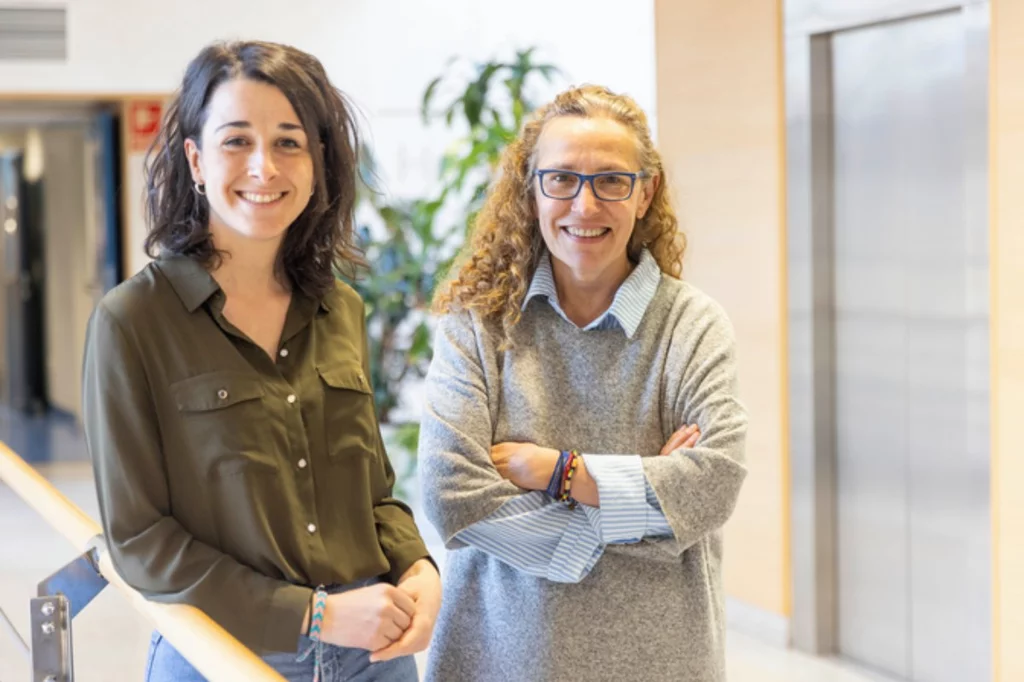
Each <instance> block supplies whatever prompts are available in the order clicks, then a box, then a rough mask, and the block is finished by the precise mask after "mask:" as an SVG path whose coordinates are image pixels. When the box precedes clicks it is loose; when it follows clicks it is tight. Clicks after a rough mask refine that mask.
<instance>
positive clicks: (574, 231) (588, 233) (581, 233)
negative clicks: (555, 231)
mask: <svg viewBox="0 0 1024 682" xmlns="http://www.w3.org/2000/svg"><path fill="white" fill-rule="evenodd" d="M565 230H566V232H568V233H569V234H571V235H572V236H573V237H600V236H601V235H602V234H604V232H605V231H604V229H603V228H602V229H600V230H581V229H580V228H578V227H567V228H565Z"/></svg>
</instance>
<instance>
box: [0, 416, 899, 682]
mask: <svg viewBox="0 0 1024 682" xmlns="http://www.w3.org/2000/svg"><path fill="white" fill-rule="evenodd" d="M11 423H12V422H11V420H10V417H9V416H8V415H3V414H0V440H4V441H5V442H7V443H9V444H10V445H11V446H15V447H17V448H18V449H19V450H20V451H21V452H26V451H27V449H28V447H29V446H32V447H34V448H35V449H36V452H37V453H40V452H41V453H42V454H45V450H48V449H49V448H50V447H55V448H56V449H64V448H68V449H72V448H76V447H77V448H80V447H81V444H80V441H78V439H77V437H76V436H75V434H74V426H73V425H70V424H62V423H60V422H59V421H58V423H57V424H56V426H54V424H53V423H52V422H51V423H49V424H46V423H45V422H42V421H41V422H39V423H36V424H33V425H30V426H29V427H25V425H23V424H22V425H17V424H16V430H17V432H16V433H12V431H13V430H15V429H12V426H11ZM65 431H66V432H65ZM12 435H13V436H14V437H13V438H12ZM19 439H20V440H19ZM79 453H80V451H78V452H77V453H76V452H75V451H74V450H71V452H70V454H69V452H68V450H64V454H65V456H64V457H56V458H55V459H57V460H61V461H60V463H58V464H48V465H45V466H43V467H41V470H42V471H43V472H44V473H45V475H47V476H48V477H49V478H50V479H51V481H53V483H54V484H55V485H56V486H57V487H58V488H59V489H60V490H61V491H62V492H63V493H64V494H65V495H67V497H68V498H70V499H71V500H72V501H73V502H74V503H76V504H78V505H79V506H80V507H82V509H84V510H85V511H86V512H87V513H88V514H90V515H92V516H93V517H94V518H96V517H97V510H96V499H95V493H94V490H93V484H92V477H91V472H90V469H89V466H88V464H87V463H85V462H83V461H81V456H80V454H79ZM36 458H37V459H38V458H39V455H37V457H36ZM67 460H72V461H67ZM74 460H77V461H74ZM428 542H429V543H430V544H432V545H435V547H436V545H437V543H438V538H437V536H436V535H431V536H428ZM74 557H75V552H74V550H73V549H72V548H71V547H70V545H68V543H67V542H66V541H65V540H64V539H63V538H62V537H60V536H59V535H57V533H56V532H55V531H53V530H52V529H51V528H50V527H49V526H48V525H47V524H46V523H45V522H44V521H43V520H42V519H41V518H40V517H39V516H37V515H36V514H35V512H33V511H32V510H30V509H29V508H28V507H26V506H25V505H24V504H23V503H22V502H21V500H20V499H19V498H17V496H16V495H15V494H14V493H13V491H11V490H10V489H9V488H7V487H6V486H4V485H3V484H0V609H2V610H3V611H4V612H6V613H7V615H8V616H9V617H10V618H11V620H12V621H13V622H14V624H15V626H16V628H17V629H18V630H19V631H20V632H21V633H23V636H24V634H25V633H27V631H28V599H29V598H30V597H31V596H32V595H33V594H34V593H35V585H36V584H37V583H38V582H39V581H40V580H41V579H42V578H44V577H46V576H48V575H50V574H51V573H52V572H54V571H55V570H56V569H58V568H60V567H61V566H63V565H64V564H65V563H66V562H68V561H70V560H71V559H73V558H74ZM74 628H75V629H74V643H75V679H76V681H77V682H101V681H102V682H122V681H125V682H127V681H130V680H141V679H142V667H143V664H144V661H145V653H146V646H147V643H148V638H149V632H150V628H149V626H148V624H147V622H146V621H145V620H144V619H143V618H142V617H141V616H138V615H136V613H135V612H134V611H133V610H132V609H131V608H129V607H128V605H127V604H126V602H125V601H124V600H123V598H122V597H121V596H120V595H119V594H117V593H116V592H115V591H114V590H112V589H108V590H104V591H103V592H102V593H101V594H100V595H99V596H98V597H97V598H96V600H95V601H93V602H92V603H91V604H90V605H89V606H88V608H86V609H85V610H84V611H83V612H82V613H81V614H80V615H79V616H78V617H77V618H76V619H75V621H74ZM727 652H728V666H729V680H730V682H874V681H875V680H878V679H881V678H875V677H872V676H869V675H867V674H865V673H862V672H855V671H853V670H852V669H850V668H848V667H846V666H844V665H842V664H840V663H838V662H835V661H828V660H822V659H816V658H812V657H808V656H803V655H801V654H798V653H795V652H792V651H787V650H783V649H779V648H776V647H773V646H768V645H765V644H762V643H761V642H759V641H757V640H756V639H753V638H751V637H748V636H745V635H742V634H739V633H735V632H730V633H729V638H728V644H727ZM420 662H421V663H422V661H420ZM29 679H31V676H30V672H29V665H28V661H27V660H26V659H25V658H24V657H23V656H22V655H21V653H20V652H19V649H18V647H17V646H16V645H15V644H14V641H13V639H12V638H11V637H10V636H9V635H8V633H7V631H6V629H5V628H4V627H3V625H2V623H0V682H22V681H23V680H29Z"/></svg>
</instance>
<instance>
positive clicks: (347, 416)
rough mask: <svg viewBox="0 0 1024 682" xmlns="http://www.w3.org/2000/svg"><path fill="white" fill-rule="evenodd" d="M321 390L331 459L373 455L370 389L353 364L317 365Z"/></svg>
mask: <svg viewBox="0 0 1024 682" xmlns="http://www.w3.org/2000/svg"><path fill="white" fill-rule="evenodd" d="M317 372H318V373H319V374H320V379H321V380H322V383H323V389H324V430H325V434H324V435H325V437H326V439H327V452H328V453H329V454H330V457H331V459H332V460H335V461H344V460H348V459H350V458H355V457H361V456H365V455H371V454H373V453H374V452H375V451H376V449H377V437H378V436H377V415H376V413H375V410H374V404H373V389H372V388H371V387H370V381H369V379H368V378H367V377H366V375H365V374H364V373H363V368H362V367H361V366H360V365H359V364H358V363H355V362H342V363H334V364H328V365H318V366H317Z"/></svg>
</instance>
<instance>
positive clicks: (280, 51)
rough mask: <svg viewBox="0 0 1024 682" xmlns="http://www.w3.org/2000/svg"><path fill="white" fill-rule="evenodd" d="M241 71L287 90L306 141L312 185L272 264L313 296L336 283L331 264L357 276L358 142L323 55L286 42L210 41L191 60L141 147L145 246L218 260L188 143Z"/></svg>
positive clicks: (360, 262)
mask: <svg viewBox="0 0 1024 682" xmlns="http://www.w3.org/2000/svg"><path fill="white" fill-rule="evenodd" d="M239 78H244V79H249V80H253V81H259V82H262V83H268V84H270V85H273V86H274V87H276V88H278V89H279V90H280V91H281V92H282V93H284V96H285V97H287V98H288V101H289V102H290V103H291V105H292V107H293V108H294V109H295V112H296V114H298V116H299V120H300V121H301V123H302V127H303V128H304V129H305V132H306V135H307V137H308V138H309V152H310V155H311V156H312V158H313V172H314V189H315V191H314V193H313V196H312V197H311V198H310V201H309V204H308V205H307V206H306V208H305V209H304V210H303V211H302V213H301V214H300V215H299V217H298V218H296V220H295V222H294V223H292V224H291V226H290V227H289V228H288V231H287V233H286V234H285V237H284V240H283V242H282V244H281V248H280V250H279V252H278V256H277V264H276V267H275V270H276V272H277V276H278V278H280V279H281V281H282V283H284V282H287V283H288V284H290V285H291V286H292V288H293V289H295V290H298V291H301V292H302V293H303V294H306V295H308V296H311V297H314V298H320V297H322V296H323V295H325V294H326V293H327V292H328V291H329V290H330V289H331V288H332V287H333V286H334V277H335V273H336V271H338V270H340V271H342V272H345V273H346V274H350V275H354V274H355V271H356V270H357V269H358V268H360V267H363V266H365V265H366V263H365V260H364V259H363V256H362V252H361V251H360V249H359V248H358V247H357V246H356V244H355V240H354V234H353V210H354V207H355V202H356V183H357V181H358V179H359V153H358V149H359V139H358V133H357V130H356V125H355V121H354V117H353V111H352V109H353V108H352V105H351V104H350V103H349V102H348V100H347V99H346V97H345V96H344V95H343V94H342V93H341V92H340V91H339V90H337V89H336V88H335V87H334V86H333V85H331V82H330V79H328V77H327V72H326V71H325V70H324V67H323V65H322V64H321V63H320V61H319V60H317V59H316V57H313V56H312V55H309V54H307V53H305V52H302V51H301V50H297V49H295V48H294V47H289V46H287V45H279V44H276V43H267V42H255V41H246V42H228V43H214V44H212V45H209V46H207V47H205V48H204V49H203V50H202V52H200V53H199V55H198V56H197V57H196V58H195V59H193V60H192V62H191V63H190V64H189V65H188V69H187V70H186V71H185V78H184V80H183V81H182V84H181V87H180V88H179V89H178V91H177V93H176V94H175V97H174V99H173V101H172V102H171V104H170V106H169V107H168V109H167V113H166V114H165V116H164V118H163V122H162V125H161V129H160V133H159V135H158V137H157V139H156V140H155V141H154V143H153V145H152V146H151V147H150V148H149V151H148V152H147V154H146V160H145V174H146V217H147V219H148V222H149V228H150V229H149V234H148V235H147V236H146V242H145V248H146V253H147V254H148V255H149V256H150V257H157V256H158V255H159V254H161V253H170V254H176V255H184V256H188V257H190V258H194V259H196V260H197V261H199V262H200V263H202V264H203V265H204V266H206V267H214V266H216V265H218V264H219V260H220V258H221V256H222V253H221V252H219V251H218V250H217V249H216V248H215V247H214V245H213V240H212V238H211V235H210V230H209V225H208V221H209V206H208V204H207V203H206V201H205V200H203V199H202V197H200V196H199V195H197V194H196V193H195V192H194V191H193V189H192V175H191V172H190V170H189V163H188V158H187V157H186V155H185V140H187V139H192V140H193V141H194V142H195V143H196V144H197V145H199V144H200V141H201V133H202V129H203V124H204V123H205V121H206V116H207V110H206V109H207V105H208V104H209V102H210V99H211V97H212V96H213V93H214V92H215V91H216V89H217V87H218V86H220V85H221V84H222V83H225V82H227V81H231V80H235V79H239Z"/></svg>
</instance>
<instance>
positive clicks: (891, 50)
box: [832, 12, 990, 682]
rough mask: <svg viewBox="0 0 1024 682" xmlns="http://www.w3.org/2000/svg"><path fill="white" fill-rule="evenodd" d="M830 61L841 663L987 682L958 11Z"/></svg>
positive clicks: (848, 42)
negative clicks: (984, 681) (845, 661)
mask: <svg viewBox="0 0 1024 682" xmlns="http://www.w3.org/2000/svg"><path fill="white" fill-rule="evenodd" d="M832 46H833V50H832V69H833V71H832V88H833V116H834V120H833V133H834V145H835V146H834V197H833V198H834V206H835V215H834V226H833V229H834V242H833V243H834V252H833V256H834V268H835V271H834V275H835V280H834V285H835V290H834V291H835V301H834V303H835V309H834V312H835V318H834V319H835V343H836V346H835V363H836V366H835V379H836V382H835V391H836V393H835V400H836V403H835V404H836V415H835V416H836V453H837V493H838V496H837V553H838V555H837V563H838V576H837V578H838V623H837V626H838V641H839V648H840V653H841V654H842V655H843V656H845V657H847V658H850V659H853V660H854V661H856V662H858V663H860V664H862V665H866V666H869V667H872V668H875V669H878V670H880V671H883V672H885V673H888V674H889V675H893V676H896V677H898V678H900V679H906V680H915V681H921V682H966V681H968V680H986V679H989V678H990V672H989V642H990V613H989V603H990V588H989V582H990V581H989V566H990V559H989V547H990V541H989V528H990V526H989V516H988V509H989V507H988V504H989V502H988V490H989V469H988V456H989V452H988V385H987V376H988V356H987V333H988V332H987V329H988V318H987V304H986V301H987V292H986V291H985V289H984V287H985V282H986V273H987V242H986V231H985V225H984V221H979V220H977V215H978V213H977V209H978V207H976V206H971V205H970V202H971V201H974V198H973V197H974V194H973V193H971V192H968V191H967V187H968V183H969V181H970V180H971V174H972V173H982V174H984V173H985V169H984V168H972V167H971V166H972V164H973V163H975V161H974V160H972V159H971V158H970V155H969V154H967V153H966V151H965V150H966V149H967V147H968V145H967V141H968V139H969V136H970V135H972V134H975V133H976V131H972V130H970V129H969V125H972V123H971V121H973V120H974V119H973V118H971V117H970V116H967V115H966V113H965V112H967V111H969V107H971V106H977V105H978V104H979V103H976V102H971V101H968V97H972V96H975V95H973V94H972V93H976V92H977V93H983V92H984V88H975V87H969V86H970V85H971V84H968V83H967V82H966V75H965V74H966V73H967V70H966V69H965V30H964V23H963V17H962V15H961V14H960V13H959V12H951V13H946V14H937V15H931V16H926V17H921V18H915V19H910V20H905V21H899V22H892V23H886V24H879V25H875V26H870V27H866V28H860V29H856V30H850V31H845V32H841V33H837V34H835V35H834V36H833V42H832ZM981 106H984V104H983V103H981ZM981 210H982V212H983V211H984V207H981Z"/></svg>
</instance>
